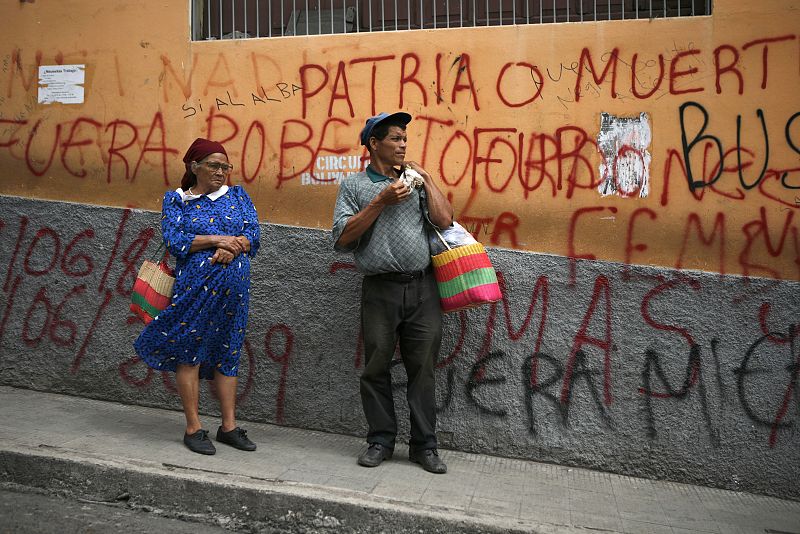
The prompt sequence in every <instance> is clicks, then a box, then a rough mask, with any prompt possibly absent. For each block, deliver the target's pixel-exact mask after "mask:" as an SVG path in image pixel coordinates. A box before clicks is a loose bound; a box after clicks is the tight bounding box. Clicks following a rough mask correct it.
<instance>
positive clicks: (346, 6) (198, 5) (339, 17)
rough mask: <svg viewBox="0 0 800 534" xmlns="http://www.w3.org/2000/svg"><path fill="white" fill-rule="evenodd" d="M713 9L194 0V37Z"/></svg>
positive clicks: (597, 3) (572, 3)
mask: <svg viewBox="0 0 800 534" xmlns="http://www.w3.org/2000/svg"><path fill="white" fill-rule="evenodd" d="M710 14H711V0H424V1H423V0H192V38H193V39H194V40H195V41H203V40H214V39H248V38H252V37H286V36H294V35H324V34H334V33H358V32H381V31H397V30H418V29H435V28H468V27H481V26H507V25H513V24H547V23H558V22H586V21H601V20H625V19H652V18H663V17H694V16H700V15H710Z"/></svg>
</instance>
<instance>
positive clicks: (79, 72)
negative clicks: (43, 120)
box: [39, 65, 86, 104]
mask: <svg viewBox="0 0 800 534" xmlns="http://www.w3.org/2000/svg"><path fill="white" fill-rule="evenodd" d="M85 78H86V65H42V66H40V67H39V103H40V104H52V103H53V102H60V103H62V104H83V83H84V81H85Z"/></svg>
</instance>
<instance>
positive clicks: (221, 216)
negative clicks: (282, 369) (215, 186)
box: [134, 186, 261, 379]
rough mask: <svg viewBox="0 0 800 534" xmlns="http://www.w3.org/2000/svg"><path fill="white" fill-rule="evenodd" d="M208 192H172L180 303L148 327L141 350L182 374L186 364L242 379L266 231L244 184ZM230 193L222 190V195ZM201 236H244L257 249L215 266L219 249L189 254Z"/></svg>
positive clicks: (167, 226)
mask: <svg viewBox="0 0 800 534" xmlns="http://www.w3.org/2000/svg"><path fill="white" fill-rule="evenodd" d="M223 188H224V189H226V190H225V191H224V192H222V188H221V190H220V191H218V192H216V193H217V194H214V193H212V194H211V195H210V196H209V195H202V196H200V197H186V198H185V199H184V196H183V195H181V193H179V192H178V191H168V192H167V193H165V194H164V201H163V205H162V217H161V232H162V234H163V237H164V242H165V244H166V246H167V248H168V249H169V251H170V253H172V255H173V256H175V258H176V263H175V286H174V288H173V296H172V303H171V304H170V305H169V306H168V307H167V308H166V309H165V310H164V311H162V312H161V313H160V314H159V315H158V317H156V318H155V319H154V320H153V321H152V322H151V323H150V324H148V325H147V326H146V327H145V329H144V331H143V332H142V333H141V335H140V336H139V337H138V339H137V340H136V341H135V342H134V348H135V349H136V353H137V354H138V355H139V357H140V358H141V359H142V361H144V362H145V363H147V365H149V366H150V367H152V368H153V369H157V370H163V371H175V369H176V366H177V365H178V364H188V365H199V366H200V377H201V378H206V379H213V378H214V371H215V370H216V371H219V372H220V373H221V374H223V375H225V376H236V374H237V372H238V370H239V357H240V356H241V352H242V344H243V343H244V336H245V329H246V328H247V313H248V307H249V301H250V298H249V297H250V258H252V257H253V256H255V255H256V252H257V251H258V248H259V245H260V238H261V231H260V229H259V226H258V215H257V214H256V209H255V207H254V206H253V203H252V201H251V200H250V197H249V196H248V195H247V193H246V192H245V190H244V189H243V188H242V187H241V186H233V187H230V188H227V187H226V186H223ZM219 193H222V194H219ZM195 235H231V236H238V235H243V236H245V237H246V238H247V239H249V240H250V252H249V253H242V254H239V255H238V256H237V257H236V258H234V260H233V262H231V263H230V264H228V265H223V264H220V263H214V264H212V263H211V256H212V255H213V254H214V252H215V249H213V248H209V249H204V250H198V251H196V252H191V253H190V252H189V248H190V247H191V245H192V241H193V240H194V237H195Z"/></svg>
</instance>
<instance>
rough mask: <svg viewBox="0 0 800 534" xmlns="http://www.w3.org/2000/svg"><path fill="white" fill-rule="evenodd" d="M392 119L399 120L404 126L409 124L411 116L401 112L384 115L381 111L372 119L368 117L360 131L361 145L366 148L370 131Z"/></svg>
mask: <svg viewBox="0 0 800 534" xmlns="http://www.w3.org/2000/svg"><path fill="white" fill-rule="evenodd" d="M393 117H394V118H397V119H400V122H401V123H403V125H404V126H405V125H406V124H408V123H409V122H411V115H409V114H408V113H404V112H402V111H398V112H397V113H386V112H385V111H381V112H380V113H378V114H377V115H375V116H374V117H370V118H368V119H367V122H366V124H364V129H363V130H361V144H362V145H364V146H368V145H369V138H370V136H371V135H372V130H373V129H374V128H375V127H376V126H377V125H378V124H379V123H381V122H383V121H385V120H386V119H389V118H393Z"/></svg>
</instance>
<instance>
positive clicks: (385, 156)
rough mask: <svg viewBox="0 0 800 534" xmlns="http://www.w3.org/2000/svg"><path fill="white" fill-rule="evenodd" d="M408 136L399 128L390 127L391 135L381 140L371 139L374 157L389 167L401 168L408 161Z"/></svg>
mask: <svg viewBox="0 0 800 534" xmlns="http://www.w3.org/2000/svg"><path fill="white" fill-rule="evenodd" d="M407 142H408V136H407V135H406V132H405V130H403V129H402V128H400V127H399V126H390V127H389V133H388V134H386V137H384V138H383V139H381V140H378V139H376V138H374V137H373V138H371V139H370V143H371V144H372V149H373V156H374V158H375V159H377V160H379V161H381V162H382V163H385V164H387V165H392V166H399V165H402V164H403V161H405V159H406V143H407Z"/></svg>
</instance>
